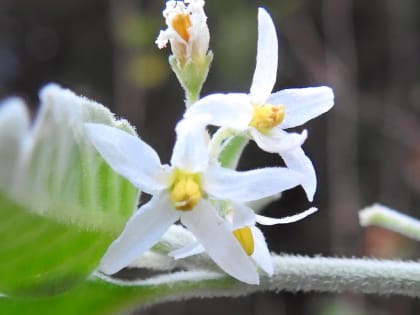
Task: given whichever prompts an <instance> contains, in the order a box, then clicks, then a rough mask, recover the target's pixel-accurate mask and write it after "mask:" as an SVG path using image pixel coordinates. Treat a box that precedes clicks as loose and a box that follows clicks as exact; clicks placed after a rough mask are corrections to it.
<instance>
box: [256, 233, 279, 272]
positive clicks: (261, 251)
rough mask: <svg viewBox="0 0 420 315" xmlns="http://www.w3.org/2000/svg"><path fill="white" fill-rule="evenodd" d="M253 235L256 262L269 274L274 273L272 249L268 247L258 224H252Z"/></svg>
mask: <svg viewBox="0 0 420 315" xmlns="http://www.w3.org/2000/svg"><path fill="white" fill-rule="evenodd" d="M251 232H252V237H253V238H254V252H253V253H252V256H251V257H252V259H254V261H255V263H256V264H257V265H258V266H259V267H260V268H261V269H262V270H264V271H265V272H266V273H267V274H268V275H269V276H272V275H273V272H274V270H273V269H274V268H273V261H272V259H271V255H270V251H269V250H268V247H267V242H266V241H265V238H264V235H263V234H262V232H261V230H260V229H259V228H257V227H256V226H251Z"/></svg>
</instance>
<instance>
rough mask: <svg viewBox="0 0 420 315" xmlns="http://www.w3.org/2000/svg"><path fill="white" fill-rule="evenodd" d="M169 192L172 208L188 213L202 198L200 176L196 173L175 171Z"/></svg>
mask: <svg viewBox="0 0 420 315" xmlns="http://www.w3.org/2000/svg"><path fill="white" fill-rule="evenodd" d="M169 190H170V198H171V201H172V204H173V206H174V207H175V208H176V209H177V210H180V211H190V210H192V209H193V208H194V207H195V206H196V205H197V203H198V202H199V201H200V199H201V197H202V196H203V193H202V190H201V176H200V174H197V173H188V172H184V171H181V170H175V172H174V175H173V180H172V185H171V186H170V188H169Z"/></svg>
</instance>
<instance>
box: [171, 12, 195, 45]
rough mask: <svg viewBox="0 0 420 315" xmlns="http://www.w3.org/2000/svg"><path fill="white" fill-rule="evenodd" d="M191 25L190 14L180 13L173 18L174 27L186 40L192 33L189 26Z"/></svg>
mask: <svg viewBox="0 0 420 315" xmlns="http://www.w3.org/2000/svg"><path fill="white" fill-rule="evenodd" d="M190 26H191V20H190V15H189V14H181V13H178V14H177V15H175V16H174V17H173V19H172V27H173V28H174V30H175V31H176V32H177V33H178V35H179V36H181V37H182V38H183V39H184V40H185V41H186V42H188V40H189V39H190V33H189V32H188V28H190Z"/></svg>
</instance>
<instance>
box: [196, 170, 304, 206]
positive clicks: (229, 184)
mask: <svg viewBox="0 0 420 315" xmlns="http://www.w3.org/2000/svg"><path fill="white" fill-rule="evenodd" d="M302 179H303V177H302V174H300V173H298V172H295V171H293V170H290V169H287V168H285V167H267V168H261V169H255V170H250V171H245V172H238V171H235V170H232V169H227V168H221V167H217V166H212V167H209V168H208V169H207V170H206V172H205V173H204V176H203V185H204V189H205V191H206V192H207V193H208V194H209V195H211V196H214V197H216V198H220V199H225V200H233V201H242V202H246V201H251V200H257V199H261V198H264V197H267V196H271V195H274V194H277V193H279V192H281V191H284V190H286V189H290V188H293V187H295V186H298V185H299V184H300V183H301V182H302Z"/></svg>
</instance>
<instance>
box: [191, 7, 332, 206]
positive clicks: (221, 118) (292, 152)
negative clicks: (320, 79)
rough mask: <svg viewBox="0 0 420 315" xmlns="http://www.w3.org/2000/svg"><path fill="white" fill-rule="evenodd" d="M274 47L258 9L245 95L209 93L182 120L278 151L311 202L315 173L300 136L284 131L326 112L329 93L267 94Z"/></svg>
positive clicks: (292, 91)
mask: <svg viewBox="0 0 420 315" xmlns="http://www.w3.org/2000/svg"><path fill="white" fill-rule="evenodd" d="M277 58H278V43H277V35H276V30H275V26H274V24H273V21H272V20H271V17H270V16H269V14H268V13H267V12H266V11H265V10H264V9H262V8H260V9H259V10H258V47H257V62H256V68H255V72H254V76H253V80H252V84H251V89H250V93H249V94H245V93H228V94H211V95H208V96H206V97H204V98H202V99H200V100H199V101H197V102H196V103H194V104H193V106H191V107H190V108H189V109H188V110H187V112H186V113H185V116H184V117H185V119H186V120H189V121H194V120H195V119H197V117H201V118H200V119H204V121H206V124H211V125H216V126H221V127H226V128H230V129H232V130H234V131H236V132H241V133H243V134H245V135H248V136H249V137H250V138H251V139H253V140H254V141H255V142H256V143H257V145H258V146H259V147H260V148H261V149H263V150H264V151H267V152H271V153H278V154H280V155H281V157H282V158H283V160H284V161H285V163H286V165H287V166H288V167H289V168H291V169H294V170H297V171H299V172H302V173H303V174H305V181H304V182H303V183H302V187H303V188H304V189H305V192H306V194H307V196H308V199H309V200H310V201H312V199H313V195H314V193H315V190H316V175H315V170H314V167H313V165H312V162H311V160H310V159H309V158H308V157H307V156H306V155H305V153H304V152H303V150H302V148H301V145H302V144H303V142H304V141H305V139H306V136H307V133H306V130H305V131H303V132H302V133H301V134H297V133H288V132H286V131H284V129H286V128H292V127H296V126H299V125H302V124H303V123H305V122H307V121H308V120H310V119H312V118H315V117H317V116H319V115H321V114H322V113H324V112H326V111H328V110H329V109H330V108H331V107H332V106H333V105H334V94H333V91H332V90H331V88H329V87H326V86H320V87H309V88H297V89H285V90H281V91H278V92H275V93H273V94H271V91H272V89H273V87H274V84H275V81H276V74H277V61H278V60H277Z"/></svg>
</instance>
